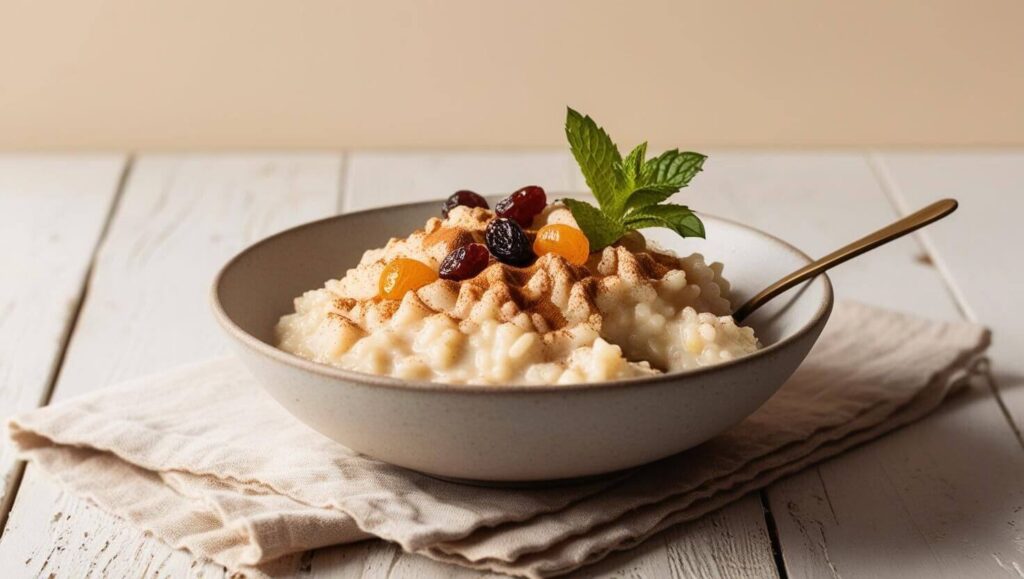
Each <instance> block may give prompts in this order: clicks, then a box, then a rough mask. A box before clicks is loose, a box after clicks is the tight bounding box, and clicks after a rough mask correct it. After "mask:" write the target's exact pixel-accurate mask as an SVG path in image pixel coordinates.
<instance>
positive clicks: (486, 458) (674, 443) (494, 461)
mask: <svg viewBox="0 0 1024 579" xmlns="http://www.w3.org/2000/svg"><path fill="white" fill-rule="evenodd" d="M440 203H441V202H440V201H436V202H426V203H415V204H409V205H400V206H394V207H385V208H380V209H373V210H369V211H361V212H357V213H349V214H345V215H339V216H336V217H330V218H327V219H323V220H320V221H315V222H312V223H307V224H305V225H301V226H298V227H295V228H293V229H289V230H287V231H284V232H282V233H279V234H277V235H274V236H272V237H269V238H267V239H264V240H262V241H260V242H258V243H256V244H254V245H252V246H251V247H249V248H248V249H246V250H244V251H242V252H241V253H240V254H238V255H237V256H236V257H234V258H233V259H232V260H231V261H229V262H228V263H227V265H225V266H224V268H223V269H222V270H221V271H220V273H219V274H218V275H217V278H216V280H215V282H214V285H213V291H212V301H213V310H214V313H215V316H216V318H217V320H218V322H219V323H220V325H221V327H223V328H224V330H225V331H226V333H227V335H228V336H229V337H230V341H231V343H232V344H233V346H234V348H235V351H236V353H237V355H238V357H239V358H241V360H242V361H243V363H244V364H245V365H246V366H247V367H248V368H249V370H250V371H251V372H252V374H253V375H254V376H255V377H256V379H257V381H258V382H259V383H260V384H261V385H262V386H263V388H265V389H266V391H267V392H269V393H270V395H271V396H272V397H273V398H274V399H275V400H277V401H278V402H279V403H280V404H281V406H283V407H284V408H285V409H287V410H288V411H289V412H290V413H291V414H293V415H294V416H295V417H296V418H297V419H299V420H301V421H302V422H304V423H305V424H307V425H309V426H310V427H312V428H314V429H315V430H317V431H319V432H320V433H322V434H323V435H324V436H327V437H329V438H331V439H333V440H335V441H337V442H339V443H341V444H343V445H345V446H347V447H348V448H351V449H352V450H355V451H357V452H359V453H362V454H365V455H367V456H370V457H373V458H376V459H379V460H382V461H386V462H389V463H392V464H395V465H399V466H402V467H405V468H409V469H413V470H416V471H419V472H422V473H426V474H429V475H433V476H439V477H446V478H454V479H461V480H470V481H481V482H517V483H522V482H529V481H550V480H557V479H575V478H580V477H588V476H593V475H600V474H604V473H610V472H614V471H620V470H623V469H627V468H630V467H633V466H637V465H640V464H644V463H647V462H651V461H655V460H658V459H660V458H664V457H666V456H669V455H673V454H676V453H679V452H682V451H684V450H686V449H688V448H691V447H693V446H696V445H698V444H700V443H702V442H705V441H707V440H708V439H710V438H712V437H714V436H715V435H717V434H719V433H721V432H723V431H725V430H727V429H728V428H730V427H731V426H733V425H735V424H737V423H738V422H740V421H741V420H743V419H744V418H745V417H747V416H748V415H750V414H751V413H752V412H753V411H754V410H756V409H757V408H758V407H759V406H761V404H763V403H764V402H765V401H766V400H767V399H768V398H769V397H770V396H771V395H772V394H773V393H775V391H776V390H778V389H779V387H780V386H781V385H782V384H783V383H784V382H785V381H786V379H787V378H789V376H790V375H791V374H792V373H793V372H794V371H795V370H796V368H797V366H799V365H800V363H801V361H803V359H804V357H805V356H806V355H807V353H808V351H810V349H811V346H812V345H813V344H814V342H815V340H817V338H818V335H819V334H820V333H821V330H822V328H823V327H824V326H825V322H826V321H827V320H828V317H829V314H830V312H831V309H832V300H833V298H832V286H831V283H830V282H829V279H828V277H826V276H824V275H822V276H819V277H817V278H815V279H814V280H812V281H810V282H808V283H807V284H804V285H803V286H801V287H799V288H795V289H794V290H791V291H790V292H787V293H786V294H783V295H782V296H780V297H778V298H776V299H775V300H773V301H772V302H770V303H769V304H768V305H766V306H765V307H764V308H762V309H761V310H759V311H758V312H757V313H756V314H755V315H754V316H752V317H751V318H750V319H748V320H747V323H748V324H749V325H751V326H753V327H754V329H755V331H756V332H757V335H758V337H759V338H760V339H761V342H762V344H763V345H764V348H763V349H761V350H759V351H758V352H756V353H754V354H752V355H749V356H745V357H742V358H738V359H736V360H732V361H729V362H725V363H722V364H719V365H716V366H709V367H705V368H700V369H697V370H692V371H687V372H682V373H674V374H665V375H661V376H657V377H650V378H640V379H630V380H620V381H613V382H599V383H589V384H574V385H562V386H554V385H552V386H524V385H497V386H483V385H445V384H436V383H431V382H412V381H406V380H401V379H397V378H391V377H384V376H375V375H369V374H363V373H359V372H353V371H349V370H344V369H341V368H335V367H333V366H328V365H324V364H319V363H316V362H311V361H309V360H306V359H303V358H300V357H298V356H295V355H292V354H289V353H287V352H284V351H282V350H278V349H277V348H275V347H274V325H275V324H276V323H277V320H278V319H279V318H280V317H281V316H282V315H284V314H287V313H290V312H292V311H293V305H292V300H293V299H294V298H295V297H296V296H298V295H301V294H302V293H303V292H304V291H307V290H310V289H314V288H319V287H322V286H323V283H324V282H325V281H326V280H328V279H331V278H338V277H340V276H342V275H344V273H345V271H346V270H347V269H348V268H350V267H353V266H354V265H355V264H356V263H358V261H359V258H360V257H361V256H362V253H363V251H364V250H366V249H368V248H372V247H380V246H382V245H383V244H385V243H386V242H387V241H388V239H389V238H391V237H401V236H405V235H407V234H408V233H409V232H411V231H413V230H415V229H417V228H420V227H422V226H423V223H424V222H426V220H427V219H428V218H429V217H431V216H435V215H437V214H438V209H439V207H440ZM701 218H702V219H703V220H704V223H705V226H706V229H707V232H708V238H707V239H706V240H702V239H693V238H689V239H682V238H679V237H678V236H676V235H675V234H673V233H671V232H669V231H662V230H645V232H644V233H645V235H646V236H647V237H648V238H650V239H653V240H654V241H656V242H657V243H659V244H660V245H661V246H663V247H667V248H669V249H673V250H675V251H677V252H679V253H680V254H682V255H686V254H689V253H692V252H695V251H696V252H700V253H703V254H704V255H705V256H706V257H707V258H708V260H709V262H710V261H721V262H722V263H724V264H725V271H724V275H725V277H726V278H727V279H728V280H729V281H730V282H732V286H733V291H732V297H733V303H734V304H739V303H742V301H743V300H745V299H746V298H747V297H749V296H751V295H753V294H754V293H756V292H757V291H759V290H760V289H762V288H764V287H766V286H767V285H768V284H770V283H771V282H773V281H775V280H776V279H778V278H779V277H781V276H782V275H784V274H786V273H788V272H790V271H793V270H794V269H796V268H798V267H800V266H802V265H805V264H806V263H808V262H809V261H810V259H809V258H808V257H807V256H806V255H805V254H804V253H802V252H801V251H800V250H798V249H796V248H795V247H793V246H791V245H789V244H788V243H786V242H784V241H782V240H780V239H778V238H776V237H773V236H771V235H769V234H767V233H764V232H761V231H758V230H757V229H754V228H752V227H748V226H745V225H741V224H739V223H735V222H732V221H729V220H726V219H721V218H718V217H714V216H711V215H703V214H702V215H701Z"/></svg>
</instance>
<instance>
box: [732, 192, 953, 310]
mask: <svg viewBox="0 0 1024 579" xmlns="http://www.w3.org/2000/svg"><path fill="white" fill-rule="evenodd" d="M956 207H957V202H956V199H943V200H941V201H936V202H935V203H932V204H931V205H929V206H927V207H925V208H924V209H921V210H920V211H917V212H915V213H911V214H910V215H907V216H906V217H904V218H903V219H900V220H899V221H895V222H893V223H891V224H889V225H887V226H885V227H883V228H881V229H879V230H878V231H876V232H874V233H872V234H870V235H868V236H866V237H862V238H860V239H858V240H857V241H854V242H853V243H851V244H849V245H846V246H843V247H840V248H839V249H837V250H835V251H833V252H832V253H830V254H828V255H826V256H825V257H823V258H821V259H818V260H815V261H813V262H811V263H809V264H807V265H805V266H804V267H801V268H800V269H798V270H796V271H794V272H793V273H791V274H789V275H787V276H786V277H784V278H782V279H780V280H779V281H777V282H775V283H773V284H772V285H770V286H768V287H766V288H765V289H764V290H762V291H761V293H759V294H757V295H756V296H754V297H752V298H750V299H749V300H747V303H745V304H743V305H742V306H740V307H739V308H738V309H737V310H736V311H735V312H734V313H733V314H732V317H733V319H735V320H736V321H737V322H741V321H743V319H744V318H746V317H747V316H749V315H750V314H752V313H754V310H756V309H758V308H760V307H761V306H763V305H764V304H766V303H767V302H768V301H769V300H771V299H772V298H774V297H776V296H778V295H779V294H781V293H782V292H784V291H786V290H788V289H790V288H791V287H793V286H795V285H798V284H800V283H801V282H804V281H807V280H809V279H811V278H812V277H815V276H816V275H818V274H820V273H824V272H825V271H827V270H829V269H832V268H833V267H835V266H837V265H839V264H840V263H843V262H846V261H849V260H851V259H853V258H855V257H857V256H858V255H860V254H862V253H866V252H868V251H871V250H872V249H875V248H876V247H879V246H882V245H885V244H886V243H889V242H890V241H892V240H894V239H898V238H900V237H903V236H904V235H906V234H908V233H910V232H911V231H915V230H917V229H920V228H922V227H924V226H925V225H928V224H930V223H934V222H936V221H938V220H939V219H942V218H943V217H945V216H947V215H949V214H950V213H952V212H954V211H956Z"/></svg>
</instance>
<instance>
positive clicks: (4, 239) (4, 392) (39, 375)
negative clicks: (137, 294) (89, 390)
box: [0, 154, 126, 524]
mask: <svg viewBox="0 0 1024 579" xmlns="http://www.w3.org/2000/svg"><path fill="white" fill-rule="evenodd" d="M125 162H126V157H125V156H124V155H115V154H111V155H85V156H74V157H72V156H56V155H51V156H35V155H0V280H3V281H2V282H0V422H4V421H6V419H7V418H9V417H10V416H11V415H13V414H15V413H18V412H24V411H26V410H30V409H32V408H35V407H36V406H39V405H40V404H41V403H43V402H45V399H46V396H47V395H48V393H49V389H50V384H51V383H52V381H53V374H54V370H55V368H56V365H57V363H58V361H59V360H60V357H61V354H62V352H63V349H64V348H63V347H64V342H65V337H66V336H67V332H68V331H69V329H70V327H71V325H72V324H73V321H74V316H75V313H76V311H77V308H78V303H79V301H80V298H81V295H82V292H83V291H84V289H85V277H86V274H87V272H88V270H89V265H90V262H91V260H92V255H93V252H94V250H95V247H96V244H97V243H98V241H99V238H100V235H101V232H102V231H103V227H104V225H105V224H106V222H107V217H108V216H109V214H110V209H111V205H112V204H113V202H114V200H115V199H116V196H117V188H118V185H119V183H120V179H121V175H122V173H123V171H124V166H125ZM21 470H22V469H21V465H20V464H19V463H17V462H16V461H15V458H14V452H13V450H12V449H11V448H10V445H9V444H8V442H7V438H6V437H3V438H2V439H0V524H2V523H3V521H4V519H5V518H6V515H7V511H8V509H9V508H10V506H11V501H12V500H13V498H14V487H15V485H16V481H17V479H18V477H19V475H20V473H21Z"/></svg>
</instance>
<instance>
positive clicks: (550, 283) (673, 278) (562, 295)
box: [276, 192, 759, 384]
mask: <svg viewBox="0 0 1024 579" xmlns="http://www.w3.org/2000/svg"><path fill="white" fill-rule="evenodd" d="M460 193H463V192H460ZM454 197H455V196H453V198H454ZM468 205H473V203H468V202H461V203H457V204H454V205H453V206H452V207H446V216H445V217H443V218H442V217H434V218H431V219H429V220H428V221H427V222H426V224H425V225H424V227H423V229H421V230H418V231H415V232H413V233H412V234H410V235H409V236H408V237H405V238H402V239H392V240H391V241H390V242H388V244H387V245H386V246H385V247H383V248H378V249H370V250H368V251H366V253H365V254H364V255H363V257H362V259H361V260H360V262H359V264H358V265H357V266H356V267H355V268H353V269H350V270H349V271H348V272H347V273H346V274H345V275H344V276H343V277H342V278H341V279H336V280H330V281H328V282H326V284H325V285H324V287H322V288H320V289H315V290H311V291H308V292H306V293H305V294H303V295H302V296H299V297H298V298H296V299H295V312H294V313H291V314H288V315H285V316H283V317H282V318H281V319H280V321H279V322H278V324H277V328H276V333H277V341H278V347H280V348H281V349H283V350H285V351H287V352H291V353H293V354H296V355H298V356H301V357H303V358H307V359H310V360H313V361H316V362H320V363H324V364H330V365H333V366H337V367H341V368H346V369H349V370H354V371H358V372H365V373H370V374H377V375H386V376H394V377H397V378H403V379H409V380H422V381H433V382H440V383H446V384H571V383H579V382H595V381H604V380H617V379H624V378H633V377H640V376H654V375H658V374H662V373H664V372H678V371H684V370H689V369H693V368H699V367H702V366H708V365H712V364H716V363H719V362H723V361H727V360H731V359H733V358H737V357H740V356H744V355H747V354H750V353H752V352H754V351H756V350H757V349H758V347H759V344H758V341H757V338H756V337H755V336H754V332H753V330H752V329H751V328H749V327H743V326H738V325H737V324H736V323H735V322H734V321H733V319H732V317H731V316H730V313H731V311H732V306H731V304H730V301H729V283H728V282H727V281H726V280H725V278H723V277H722V264H720V263H711V264H708V263H706V262H705V259H704V257H703V256H701V255H700V254H697V253H695V254H692V255H689V256H686V257H678V256H676V255H673V254H672V253H671V252H668V251H665V250H662V249H659V248H657V247H654V246H652V245H650V244H649V243H648V242H646V240H645V239H644V238H643V236H641V235H640V234H639V233H637V232H630V233H629V234H628V235H625V236H623V237H622V238H621V239H619V240H618V241H617V242H616V243H614V244H612V245H609V246H607V247H604V248H602V249H601V250H599V251H595V252H593V253H589V252H586V251H583V252H582V253H581V252H579V251H562V252H561V253H559V252H557V251H550V252H546V253H543V254H541V253H542V251H537V252H536V253H537V254H539V257H538V256H536V255H533V254H531V259H530V260H529V262H528V263H527V262H525V261H523V262H522V263H520V262H518V261H515V260H514V259H513V258H512V257H509V256H508V255H506V254H504V253H502V250H501V247H502V245H501V244H511V247H513V248H515V247H518V245H522V243H524V242H529V243H532V244H533V247H534V248H535V249H536V248H541V249H542V250H543V248H544V247H547V246H542V245H539V244H541V242H542V240H546V239H549V238H550V239H554V240H555V242H556V245H555V246H554V247H556V248H557V242H559V240H562V241H564V240H565V239H570V240H571V239H574V238H573V235H574V234H578V231H579V228H578V225H577V222H576V220H575V219H574V217H573V214H572V213H571V212H570V211H569V209H567V208H566V207H565V206H564V205H562V204H560V203H554V204H551V205H546V206H545V207H544V208H543V210H541V211H540V213H539V214H536V215H535V217H533V218H532V219H531V220H529V221H528V222H527V224H526V226H525V227H522V228H520V229H519V232H518V233H517V231H516V230H517V226H516V225H514V224H511V223H509V222H510V221H513V220H510V219H504V218H499V217H498V216H497V215H496V214H495V211H492V210H490V209H489V208H487V207H486V203H483V204H482V205H483V206H468ZM496 209H497V210H498V211H502V209H501V207H500V206H499V207H497V208H496ZM506 214H510V213H508V212H506ZM513 217H515V215H513ZM498 226H505V229H506V230H507V231H505V230H499V229H501V228H500V227H498ZM548 231H554V232H555V235H554V237H553V238H552V237H550V236H545V232H548ZM519 235H522V236H525V237H523V238H520V237H516V236H519ZM559 235H560V236H561V237H559ZM578 235H581V234H578ZM516 244H518V245H516ZM479 246H483V247H486V248H490V249H491V253H490V254H487V252H484V253H483V254H481V253H480V251H481V250H480V249H479ZM460 249H461V251H460ZM570 249H571V248H570ZM577 249H578V248H577ZM471 250H472V251H471ZM453 254H461V255H462V256H463V257H462V258H461V259H463V260H467V259H478V260H482V261H480V262H479V268H478V269H479V271H475V270H474V271H472V272H471V273H472V275H471V276H469V277H465V276H466V275H467V274H466V273H465V271H463V270H465V269H466V267H464V266H465V263H462V262H460V263H456V264H455V266H456V268H455V269H453V267H452V265H451V264H452V256H453ZM495 254H498V256H500V257H501V258H502V259H501V260H499V259H498V256H496V255H495ZM467 256H468V257H467ZM455 257H458V255H456V256H455ZM513 257H514V256H513ZM511 261H515V262H516V265H513V264H510V263H509V262H511ZM406 262H408V263H418V264H419V265H418V266H416V267H419V268H421V269H422V271H421V272H413V273H416V275H419V276H421V277H422V282H420V283H417V284H415V285H416V287H415V288H414V289H409V290H407V291H402V292H400V293H398V294H394V295H392V294H393V292H386V291H383V290H382V288H384V287H385V286H384V284H385V283H386V282H387V281H388V280H389V279H391V278H389V276H392V275H398V274H393V272H392V270H393V269H394V265H395V264H396V263H406ZM459 267H461V268H462V269H461V270H460V269H458V268H459ZM460 271H461V272H462V273H460ZM438 272H440V273H441V275H442V277H438ZM452 272H454V274H453V273H452ZM403 275H406V274H405V273H403ZM445 277H448V278H449V279H445ZM452 277H455V278H456V279H452ZM460 277H465V278H464V279H458V278H460ZM396 279H397V278H396Z"/></svg>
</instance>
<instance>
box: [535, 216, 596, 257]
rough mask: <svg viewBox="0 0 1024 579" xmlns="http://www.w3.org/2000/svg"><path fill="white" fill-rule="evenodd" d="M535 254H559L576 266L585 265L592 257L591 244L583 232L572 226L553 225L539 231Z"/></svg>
mask: <svg viewBox="0 0 1024 579" xmlns="http://www.w3.org/2000/svg"><path fill="white" fill-rule="evenodd" d="M533 252H534V253H536V254H537V255H544V254H545V253H557V254H558V255H561V256H562V257H564V258H565V259H567V260H568V261H569V263H574V264H576V265H583V264H584V263H586V262H587V257H589V256H590V242H589V241H587V236H586V235H584V234H583V232H582V231H580V230H579V229H576V228H575V227H572V226H570V225H563V224H561V223H552V224H551V225H545V226H544V227H541V228H540V230H539V231H537V239H536V240H535V241H534V242H533Z"/></svg>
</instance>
